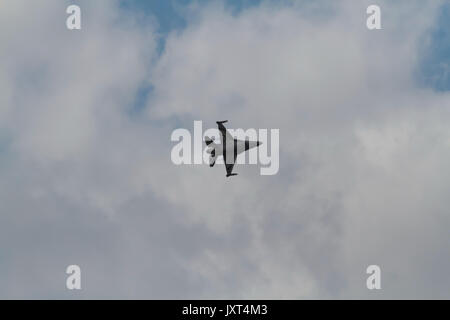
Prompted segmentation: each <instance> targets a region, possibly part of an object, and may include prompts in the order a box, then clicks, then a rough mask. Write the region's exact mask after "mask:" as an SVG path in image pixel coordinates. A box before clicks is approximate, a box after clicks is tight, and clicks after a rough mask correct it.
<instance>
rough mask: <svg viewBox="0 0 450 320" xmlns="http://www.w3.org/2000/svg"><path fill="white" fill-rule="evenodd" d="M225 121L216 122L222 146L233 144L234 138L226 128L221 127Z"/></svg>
mask: <svg viewBox="0 0 450 320" xmlns="http://www.w3.org/2000/svg"><path fill="white" fill-rule="evenodd" d="M226 122H227V121H226V120H225V121H217V122H216V123H217V126H218V127H219V131H220V134H221V136H222V144H229V143H230V144H231V143H234V138H233V137H232V136H231V134H230V133H229V132H228V130H227V128H225V126H224V125H223V124H224V123H226Z"/></svg>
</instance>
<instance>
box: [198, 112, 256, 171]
mask: <svg viewBox="0 0 450 320" xmlns="http://www.w3.org/2000/svg"><path fill="white" fill-rule="evenodd" d="M227 122H228V120H225V121H216V123H217V126H218V127H219V131H220V135H221V136H222V139H221V140H222V141H221V142H222V143H221V144H217V143H215V142H214V141H213V139H211V138H209V137H205V143H206V145H207V146H208V149H207V152H208V153H209V154H210V157H209V166H210V167H213V166H214V164H215V163H216V160H217V157H218V156H223V159H224V164H225V169H226V170H227V178H228V177H231V176H237V173H232V172H233V167H234V163H235V162H236V158H237V155H238V154H240V153H242V152H244V151H247V150H248V149H251V148H255V147H258V146H259V145H261V144H262V142H260V141H249V140H238V139H235V138H234V137H233V136H231V134H230V133H229V132H228V130H227V129H226V128H225V126H224V125H223V124H224V123H227Z"/></svg>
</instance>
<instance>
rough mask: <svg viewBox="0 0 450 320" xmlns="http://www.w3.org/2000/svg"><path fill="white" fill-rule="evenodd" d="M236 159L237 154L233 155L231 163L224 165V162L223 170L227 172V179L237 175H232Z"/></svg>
mask: <svg viewBox="0 0 450 320" xmlns="http://www.w3.org/2000/svg"><path fill="white" fill-rule="evenodd" d="M236 158H237V154H234V161H233V163H226V162H225V169H226V170H227V177H229V176H235V175H237V173H232V172H233V167H234V164H235V163H236Z"/></svg>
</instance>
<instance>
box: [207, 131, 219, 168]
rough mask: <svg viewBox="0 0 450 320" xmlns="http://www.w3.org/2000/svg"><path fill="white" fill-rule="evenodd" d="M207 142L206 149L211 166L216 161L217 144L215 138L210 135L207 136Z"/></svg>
mask: <svg viewBox="0 0 450 320" xmlns="http://www.w3.org/2000/svg"><path fill="white" fill-rule="evenodd" d="M205 143H206V145H207V146H208V149H207V150H206V152H207V153H209V154H210V155H209V166H210V167H213V166H214V164H215V163H216V158H217V156H216V146H217V145H216V144H215V143H214V139H211V138H210V137H207V136H206V137H205Z"/></svg>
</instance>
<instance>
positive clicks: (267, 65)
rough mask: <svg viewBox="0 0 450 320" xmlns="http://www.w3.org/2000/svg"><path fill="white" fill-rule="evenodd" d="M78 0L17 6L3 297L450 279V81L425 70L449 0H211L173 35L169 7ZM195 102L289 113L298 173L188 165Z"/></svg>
mask: <svg viewBox="0 0 450 320" xmlns="http://www.w3.org/2000/svg"><path fill="white" fill-rule="evenodd" d="M67 3H68V2H67ZM67 3H64V2H59V1H58V2H56V1H42V2H40V4H39V5H34V6H29V4H28V3H26V2H25V1H14V2H12V1H11V4H10V5H8V6H2V7H1V8H0V30H1V31H0V34H1V35H2V36H4V38H5V39H6V42H5V46H4V48H6V49H5V50H2V51H1V52H0V58H1V59H2V62H3V63H2V66H3V65H4V67H3V68H2V69H1V71H0V84H1V89H0V99H1V100H0V102H1V106H0V138H1V137H2V136H4V137H6V138H5V139H0V143H3V144H4V147H3V148H0V150H3V151H0V152H2V153H1V154H2V160H1V161H0V172H1V175H2V180H1V182H0V201H1V203H2V204H3V205H2V214H1V218H0V219H1V223H0V226H1V227H0V228H1V229H0V231H1V232H0V235H1V237H2V239H1V240H2V243H3V244H4V245H3V247H4V250H3V252H5V253H4V258H2V259H1V261H2V262H1V263H0V269H2V270H4V272H3V271H2V272H0V278H1V282H2V283H5V284H6V285H5V286H2V288H0V296H2V297H27V298H33V297H34V298H36V297H51V298H57V297H63V298H73V297H88V298H89V297H91V298H92V297H97V298H102V297H104V298H372V297H373V298H417V297H422V298H430V297H437V298H445V297H448V294H447V292H448V286H449V285H450V283H448V281H446V280H445V278H442V274H445V270H447V269H448V266H449V264H450V259H448V257H449V248H448V246H447V245H446V244H447V243H448V242H449V241H448V240H450V239H449V238H448V237H449V236H448V232H447V230H448V227H449V223H450V222H449V219H448V217H447V215H446V208H448V205H449V203H448V200H447V197H446V194H445V191H446V190H448V189H449V188H448V187H449V185H448V184H449V183H448V181H450V179H449V177H448V173H449V170H448V163H449V161H448V160H449V156H450V152H449V147H450V140H449V130H448V125H447V123H448V119H449V117H450V114H449V111H450V110H449V106H450V103H449V99H450V98H449V96H448V94H447V93H445V92H440V93H438V92H435V91H433V90H431V89H428V88H423V87H421V86H420V84H419V83H418V82H417V81H416V78H415V73H416V70H417V67H418V63H419V62H420V61H421V56H420V55H421V52H423V51H422V49H423V45H424V43H425V44H426V43H427V42H426V41H425V40H426V39H427V37H429V31H430V30H431V29H432V27H433V26H434V25H435V23H436V21H437V18H436V17H437V14H436V13H437V10H438V8H439V3H438V2H433V3H427V4H424V3H423V2H419V1H408V2H406V1H403V2H395V3H393V2H391V1H383V2H380V5H381V7H382V19H383V20H382V23H383V30H380V31H368V30H367V29H366V27H365V19H366V15H365V8H366V7H367V5H368V4H369V3H368V2H367V3H365V2H361V3H360V4H357V5H355V3H354V2H352V1H342V2H339V3H333V4H332V5H330V4H329V2H327V1H320V2H317V3H316V2H315V3H314V4H311V3H308V2H299V3H297V2H296V3H289V2H285V3H282V4H273V3H270V2H263V3H262V4H261V5H259V6H255V7H250V8H245V9H243V10H241V11H240V12H237V13H236V12H233V11H231V9H229V8H227V7H225V6H224V5H222V4H221V3H220V2H218V3H214V4H211V5H208V6H192V7H190V8H188V9H186V10H187V11H186V12H187V13H189V17H188V18H187V24H186V27H185V28H184V29H183V30H176V31H174V32H172V33H169V35H168V36H167V38H166V39H165V45H164V50H163V51H162V52H160V53H158V48H157V41H158V33H157V31H156V25H155V23H154V21H155V18H154V17H148V18H142V17H140V16H139V15H138V14H134V13H133V11H130V10H127V11H122V9H120V7H119V3H118V2H115V1H96V2H95V3H91V2H88V1H86V2H82V1H81V2H80V6H81V7H82V17H83V24H82V27H83V29H82V30H81V31H79V32H77V31H68V30H67V29H65V18H66V15H65V6H66V5H67ZM25 8H27V10H25ZM419 9H420V12H421V14H420V15H417V10H419ZM411 16H414V17H416V18H415V19H414V22H415V23H414V24H412V23H411V21H412V20H411V19H410V17H411ZM12 26H14V28H13V27H12ZM142 88H151V90H149V94H148V99H147V101H146V104H145V108H144V109H143V110H139V111H138V112H137V113H133V110H134V109H133V108H134V106H133V104H134V103H135V102H136V101H137V100H139V99H140V98H142V97H139V94H140V92H142ZM194 119H195V120H197V119H198V120H203V121H204V127H205V126H207V124H210V126H211V127H213V126H214V123H215V121H216V120H219V119H228V120H230V123H229V124H230V127H235V128H238V127H241V128H248V127H255V128H279V129H280V152H281V154H280V161H281V163H280V172H279V174H278V175H276V176H260V175H259V169H258V168H257V167H256V166H249V167H245V166H238V167H236V171H237V172H239V174H240V175H239V176H238V177H237V178H238V179H233V180H230V179H225V178H224V175H225V170H224V169H223V167H214V168H213V169H210V168H208V167H206V166H180V167H177V166H174V165H173V164H172V163H171V162H170V149H171V147H172V145H171V143H170V134H171V131H172V130H173V129H174V128H176V127H180V126H181V127H186V128H188V129H191V128H192V126H193V122H192V121H193V120H194ZM2 141H5V142H2ZM74 263H75V264H80V266H81V267H82V273H83V279H84V280H83V281H84V282H83V284H82V285H83V290H82V292H80V293H73V292H67V291H66V290H65V287H64V284H65V274H64V271H65V267H66V266H67V265H69V264H74ZM369 264H378V265H380V267H381V270H382V288H383V289H382V290H381V292H379V293H373V292H369V291H368V290H367V289H366V288H365V279H366V276H367V275H366V274H365V270H366V267H367V266H368V265H369Z"/></svg>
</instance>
